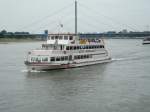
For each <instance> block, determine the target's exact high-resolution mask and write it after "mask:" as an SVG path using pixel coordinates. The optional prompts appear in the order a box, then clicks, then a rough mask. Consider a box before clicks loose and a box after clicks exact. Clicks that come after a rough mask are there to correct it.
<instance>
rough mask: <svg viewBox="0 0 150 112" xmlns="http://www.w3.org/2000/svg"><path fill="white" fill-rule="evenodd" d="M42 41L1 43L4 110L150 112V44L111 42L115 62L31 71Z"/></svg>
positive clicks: (0, 90) (0, 108)
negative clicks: (30, 57)
mask: <svg viewBox="0 0 150 112" xmlns="http://www.w3.org/2000/svg"><path fill="white" fill-rule="evenodd" d="M41 43H42V42H34V43H32V42H30V43H11V44H0V59H1V60H0V112H150V45H142V41H141V40H138V39H137V40H136V39H133V40H132V39H129V40H127V39H110V40H106V45H107V49H108V50H109V52H110V53H111V56H112V62H111V63H107V64H98V65H93V66H87V67H81V68H73V69H66V70H53V71H49V72H31V73H28V72H27V71H26V68H25V65H24V63H23V61H24V59H25V56H26V53H27V51H28V50H31V49H34V48H37V47H39V46H40V45H41Z"/></svg>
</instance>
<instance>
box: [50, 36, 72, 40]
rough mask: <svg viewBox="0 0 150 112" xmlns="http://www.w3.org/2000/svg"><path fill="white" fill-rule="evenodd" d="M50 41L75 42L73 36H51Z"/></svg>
mask: <svg viewBox="0 0 150 112" xmlns="http://www.w3.org/2000/svg"><path fill="white" fill-rule="evenodd" d="M48 38H49V39H50V40H57V39H59V40H68V39H69V40H73V36H49V37H48Z"/></svg>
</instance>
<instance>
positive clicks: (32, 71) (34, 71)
mask: <svg viewBox="0 0 150 112" xmlns="http://www.w3.org/2000/svg"><path fill="white" fill-rule="evenodd" d="M21 72H23V73H27V72H31V73H41V72H46V71H37V70H26V69H25V70H21Z"/></svg>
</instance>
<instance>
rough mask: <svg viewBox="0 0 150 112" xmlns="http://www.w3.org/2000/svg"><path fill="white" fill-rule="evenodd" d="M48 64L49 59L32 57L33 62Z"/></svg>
mask: <svg viewBox="0 0 150 112" xmlns="http://www.w3.org/2000/svg"><path fill="white" fill-rule="evenodd" d="M41 61H42V62H47V61H48V57H42V58H41V57H32V58H31V62H41Z"/></svg>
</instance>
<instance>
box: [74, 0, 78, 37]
mask: <svg viewBox="0 0 150 112" xmlns="http://www.w3.org/2000/svg"><path fill="white" fill-rule="evenodd" d="M77 22H78V21H77V0H75V35H76V36H77V34H78V29H77V27H78V26H77V25H78V23H77Z"/></svg>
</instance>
